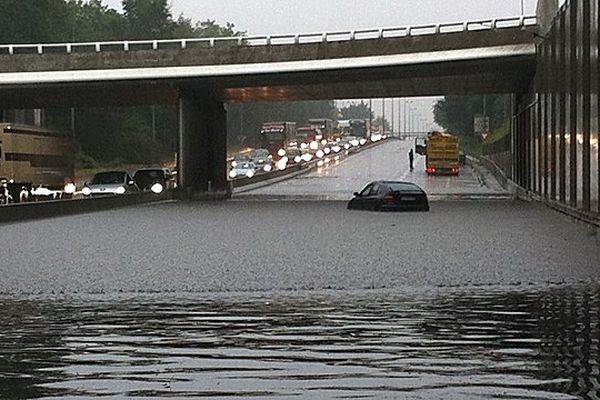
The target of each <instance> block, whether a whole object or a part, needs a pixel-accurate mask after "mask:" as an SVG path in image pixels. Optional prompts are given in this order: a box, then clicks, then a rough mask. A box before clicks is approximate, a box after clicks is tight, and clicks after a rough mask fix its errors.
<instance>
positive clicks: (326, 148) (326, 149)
mask: <svg viewBox="0 0 600 400" xmlns="http://www.w3.org/2000/svg"><path fill="white" fill-rule="evenodd" d="M323 151H324V152H325V154H329V153H331V149H330V148H329V147H325V148H324V149H323Z"/></svg>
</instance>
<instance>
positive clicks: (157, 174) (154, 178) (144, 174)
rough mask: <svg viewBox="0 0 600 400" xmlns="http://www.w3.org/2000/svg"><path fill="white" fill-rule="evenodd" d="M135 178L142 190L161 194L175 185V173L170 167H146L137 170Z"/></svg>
mask: <svg viewBox="0 0 600 400" xmlns="http://www.w3.org/2000/svg"><path fill="white" fill-rule="evenodd" d="M133 180H134V181H135V184H136V185H137V187H138V189H140V190H141V191H145V192H148V191H151V192H153V193H156V194H160V193H162V192H164V191H165V190H170V189H173V188H174V187H175V181H174V178H173V174H172V173H171V171H170V170H169V169H168V168H144V169H139V170H137V171H135V174H133Z"/></svg>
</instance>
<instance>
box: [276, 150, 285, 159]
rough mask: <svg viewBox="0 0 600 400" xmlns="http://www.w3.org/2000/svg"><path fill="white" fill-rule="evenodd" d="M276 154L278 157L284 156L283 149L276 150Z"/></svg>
mask: <svg viewBox="0 0 600 400" xmlns="http://www.w3.org/2000/svg"><path fill="white" fill-rule="evenodd" d="M277 155H278V156H279V157H284V156H285V150H284V149H279V150H278V151H277Z"/></svg>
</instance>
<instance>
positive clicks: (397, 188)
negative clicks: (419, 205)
mask: <svg viewBox="0 0 600 400" xmlns="http://www.w3.org/2000/svg"><path fill="white" fill-rule="evenodd" d="M389 185H390V187H391V189H392V190H393V191H394V192H414V191H419V192H420V191H421V188H420V187H418V186H417V185H415V184H412V183H408V182H399V183H390V184H389Z"/></svg>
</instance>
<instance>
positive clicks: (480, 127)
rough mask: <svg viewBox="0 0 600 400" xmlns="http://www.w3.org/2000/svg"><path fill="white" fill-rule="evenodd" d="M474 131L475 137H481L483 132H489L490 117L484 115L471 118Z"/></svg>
mask: <svg viewBox="0 0 600 400" xmlns="http://www.w3.org/2000/svg"><path fill="white" fill-rule="evenodd" d="M473 122H474V130H475V134H476V135H482V134H483V133H484V132H487V133H488V134H489V132H490V117H488V116H486V115H476V116H475V117H474V118H473Z"/></svg>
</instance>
